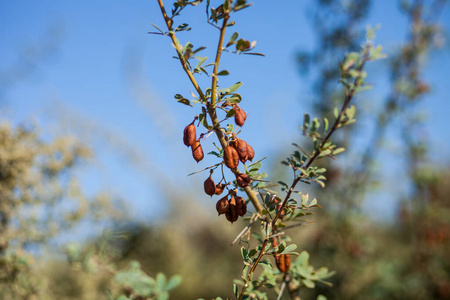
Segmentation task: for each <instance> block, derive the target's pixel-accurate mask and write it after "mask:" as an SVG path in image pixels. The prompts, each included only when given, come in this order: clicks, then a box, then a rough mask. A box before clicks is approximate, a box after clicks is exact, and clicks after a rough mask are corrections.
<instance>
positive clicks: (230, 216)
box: [225, 196, 239, 223]
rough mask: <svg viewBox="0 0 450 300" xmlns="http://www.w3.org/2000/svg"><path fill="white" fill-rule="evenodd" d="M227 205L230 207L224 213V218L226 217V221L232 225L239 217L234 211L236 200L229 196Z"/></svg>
mask: <svg viewBox="0 0 450 300" xmlns="http://www.w3.org/2000/svg"><path fill="white" fill-rule="evenodd" d="M229 204H230V206H229V207H228V211H227V212H226V213H225V217H227V220H228V221H230V222H231V223H233V222H236V221H237V219H238V217H239V216H238V214H237V211H236V199H235V198H234V196H231V199H230V202H229Z"/></svg>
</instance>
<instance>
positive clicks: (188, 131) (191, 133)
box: [183, 122, 197, 147]
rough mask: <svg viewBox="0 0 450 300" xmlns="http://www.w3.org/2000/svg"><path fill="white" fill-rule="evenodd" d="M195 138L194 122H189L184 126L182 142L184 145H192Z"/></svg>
mask: <svg viewBox="0 0 450 300" xmlns="http://www.w3.org/2000/svg"><path fill="white" fill-rule="evenodd" d="M196 140H197V131H196V130H195V125H194V122H192V123H191V124H189V125H188V126H186V127H185V128H184V134H183V143H184V144H185V145H186V146H188V147H189V146H192V145H193V144H194V143H195V141H196Z"/></svg>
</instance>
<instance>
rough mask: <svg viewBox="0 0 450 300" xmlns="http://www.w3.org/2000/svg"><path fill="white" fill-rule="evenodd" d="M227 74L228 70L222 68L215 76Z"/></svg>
mask: <svg viewBox="0 0 450 300" xmlns="http://www.w3.org/2000/svg"><path fill="white" fill-rule="evenodd" d="M229 74H230V72H228V71H227V70H222V71H220V72H219V73H217V76H226V75H229Z"/></svg>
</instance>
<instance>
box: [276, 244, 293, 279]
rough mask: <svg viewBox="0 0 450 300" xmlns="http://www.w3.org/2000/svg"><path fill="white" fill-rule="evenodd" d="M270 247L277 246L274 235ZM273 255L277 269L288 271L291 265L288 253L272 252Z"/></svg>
mask: <svg viewBox="0 0 450 300" xmlns="http://www.w3.org/2000/svg"><path fill="white" fill-rule="evenodd" d="M272 247H274V248H276V247H278V241H277V239H276V238H274V237H273V238H272ZM273 256H274V257H275V262H276V264H277V268H278V270H280V271H281V272H283V273H286V272H287V271H289V268H290V267H291V256H290V255H289V254H274V255H273Z"/></svg>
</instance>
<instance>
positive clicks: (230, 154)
mask: <svg viewBox="0 0 450 300" xmlns="http://www.w3.org/2000/svg"><path fill="white" fill-rule="evenodd" d="M223 161H224V162H225V165H226V166H227V167H228V168H230V169H235V168H237V166H238V164H239V154H238V153H237V151H236V149H234V148H233V147H231V146H230V145H227V146H226V147H225V149H223Z"/></svg>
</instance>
